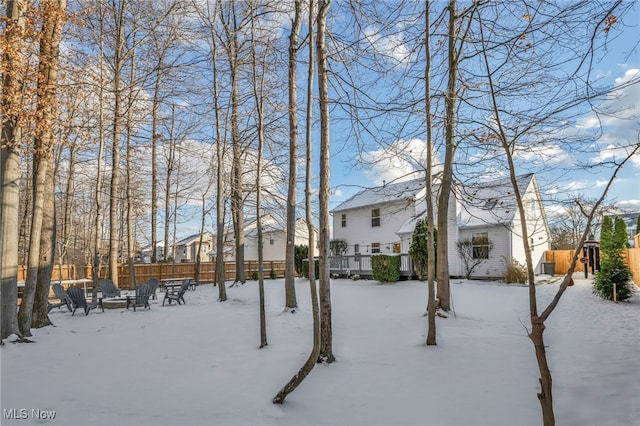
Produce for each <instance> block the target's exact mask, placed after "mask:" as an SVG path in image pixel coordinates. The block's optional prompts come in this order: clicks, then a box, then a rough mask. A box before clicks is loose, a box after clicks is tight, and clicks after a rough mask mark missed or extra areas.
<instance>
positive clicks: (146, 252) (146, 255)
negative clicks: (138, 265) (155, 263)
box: [136, 241, 171, 263]
mask: <svg viewBox="0 0 640 426" xmlns="http://www.w3.org/2000/svg"><path fill="white" fill-rule="evenodd" d="M152 254H153V250H151V245H148V246H145V247H143V248H142V249H140V251H139V252H138V253H137V255H136V262H142V263H151V255H152ZM167 255H168V256H171V247H169V251H168V252H167ZM156 257H157V258H158V260H162V259H164V241H159V242H158V243H156Z"/></svg>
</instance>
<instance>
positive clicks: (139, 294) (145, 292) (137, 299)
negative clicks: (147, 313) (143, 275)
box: [127, 283, 153, 312]
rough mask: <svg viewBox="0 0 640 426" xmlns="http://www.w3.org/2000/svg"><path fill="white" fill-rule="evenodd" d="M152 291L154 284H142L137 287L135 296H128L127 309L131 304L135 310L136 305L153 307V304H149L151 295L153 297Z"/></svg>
mask: <svg viewBox="0 0 640 426" xmlns="http://www.w3.org/2000/svg"><path fill="white" fill-rule="evenodd" d="M152 292H153V286H152V285H151V284H148V283H144V284H140V285H139V286H138V287H136V295H135V296H127V309H129V306H133V312H135V311H136V307H140V306H142V307H144V308H147V309H151V306H150V305H149V297H151V293H152Z"/></svg>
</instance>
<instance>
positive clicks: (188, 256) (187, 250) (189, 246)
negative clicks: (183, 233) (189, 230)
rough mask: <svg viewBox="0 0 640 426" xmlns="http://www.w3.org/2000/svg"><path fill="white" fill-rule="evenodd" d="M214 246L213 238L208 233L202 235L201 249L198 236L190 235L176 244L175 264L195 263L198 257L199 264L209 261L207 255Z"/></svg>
mask: <svg viewBox="0 0 640 426" xmlns="http://www.w3.org/2000/svg"><path fill="white" fill-rule="evenodd" d="M213 245H214V238H213V235H212V234H211V233H210V232H204V233H203V234H202V247H200V234H194V235H190V236H188V237H187V238H183V239H182V240H180V241H178V242H176V262H195V261H196V259H197V256H200V261H201V262H206V261H208V260H209V256H208V253H209V251H211V249H212V248H213Z"/></svg>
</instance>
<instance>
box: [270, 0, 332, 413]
mask: <svg viewBox="0 0 640 426" xmlns="http://www.w3.org/2000/svg"><path fill="white" fill-rule="evenodd" d="M313 12H314V4H313V0H309V70H308V73H307V117H306V135H305V136H306V137H305V139H306V154H307V158H306V165H305V169H306V170H305V171H306V177H305V210H306V211H305V214H306V220H307V229H308V231H309V242H308V244H309V291H311V312H312V315H313V348H312V349H311V353H310V354H309V357H308V358H307V360H306V361H305V363H304V364H303V365H302V367H300V370H299V371H298V372H297V373H296V374H295V375H294V376H293V377H292V378H291V379H290V380H289V382H288V383H287V384H286V385H284V387H283V388H282V389H281V390H280V392H278V393H277V394H276V396H275V397H274V398H273V403H274V404H282V403H284V400H285V398H286V397H287V395H289V394H290V393H291V392H293V391H294V390H296V388H297V387H298V386H299V385H300V383H302V381H303V380H304V379H305V378H306V377H307V376H308V375H309V374H310V373H311V370H313V367H315V365H316V364H317V363H318V358H319V356H320V339H321V337H320V307H319V306H318V291H317V289H316V276H315V270H314V269H315V266H314V262H313V254H314V251H315V250H313V248H314V246H315V238H314V235H315V229H314V227H313V215H312V211H311V152H312V143H311V142H312V139H311V117H312V109H311V108H312V106H313V59H314V58H313V56H314V55H313V27H314V25H313V22H314V13H313Z"/></svg>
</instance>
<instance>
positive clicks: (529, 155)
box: [514, 145, 571, 165]
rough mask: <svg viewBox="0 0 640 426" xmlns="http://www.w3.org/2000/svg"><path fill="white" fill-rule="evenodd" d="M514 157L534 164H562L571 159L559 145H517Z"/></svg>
mask: <svg viewBox="0 0 640 426" xmlns="http://www.w3.org/2000/svg"><path fill="white" fill-rule="evenodd" d="M514 154H515V158H517V159H519V160H523V161H527V162H529V163H532V164H534V165H545V164H562V163H568V162H570V161H571V158H570V156H569V155H568V154H567V153H566V152H565V151H564V150H563V149H562V148H561V147H560V146H559V145H533V146H518V147H517V148H516V150H515V153H514Z"/></svg>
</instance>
